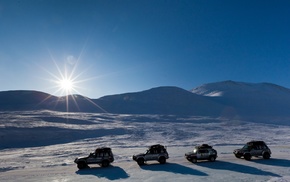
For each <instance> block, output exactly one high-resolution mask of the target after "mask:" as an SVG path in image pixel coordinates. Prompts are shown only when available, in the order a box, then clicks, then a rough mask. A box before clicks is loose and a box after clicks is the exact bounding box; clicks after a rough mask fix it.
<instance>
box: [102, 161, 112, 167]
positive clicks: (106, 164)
mask: <svg viewBox="0 0 290 182" xmlns="http://www.w3.org/2000/svg"><path fill="white" fill-rule="evenodd" d="M109 164H110V162H109V161H107V160H104V161H102V167H108V166H109Z"/></svg>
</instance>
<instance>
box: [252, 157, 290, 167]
mask: <svg viewBox="0 0 290 182" xmlns="http://www.w3.org/2000/svg"><path fill="white" fill-rule="evenodd" d="M251 161H252V162H255V163H259V164H264V165H270V166H279V167H290V160H287V159H275V158H270V159H268V160H265V159H257V160H251Z"/></svg>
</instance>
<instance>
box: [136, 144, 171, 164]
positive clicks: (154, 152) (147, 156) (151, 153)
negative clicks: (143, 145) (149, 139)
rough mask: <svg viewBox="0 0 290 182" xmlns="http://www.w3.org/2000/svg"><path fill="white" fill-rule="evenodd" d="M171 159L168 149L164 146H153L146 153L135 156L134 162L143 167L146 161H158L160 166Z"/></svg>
mask: <svg viewBox="0 0 290 182" xmlns="http://www.w3.org/2000/svg"><path fill="white" fill-rule="evenodd" d="M168 158H169V155H168V153H167V150H166V148H165V147H164V146H163V145H160V144H157V145H152V146H150V147H149V148H148V150H147V151H146V152H145V153H142V154H138V155H133V160H134V161H136V162H137V163H138V165H143V164H144V162H145V161H150V160H157V161H158V162H159V163H160V164H165V163H166V159H168Z"/></svg>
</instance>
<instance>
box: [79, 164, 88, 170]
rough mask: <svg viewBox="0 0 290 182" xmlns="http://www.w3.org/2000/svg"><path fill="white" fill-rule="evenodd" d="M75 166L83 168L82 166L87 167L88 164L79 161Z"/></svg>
mask: <svg viewBox="0 0 290 182" xmlns="http://www.w3.org/2000/svg"><path fill="white" fill-rule="evenodd" d="M77 167H78V168H79V169H84V168H86V167H88V165H87V164H86V163H85V162H79V163H78V164H77Z"/></svg>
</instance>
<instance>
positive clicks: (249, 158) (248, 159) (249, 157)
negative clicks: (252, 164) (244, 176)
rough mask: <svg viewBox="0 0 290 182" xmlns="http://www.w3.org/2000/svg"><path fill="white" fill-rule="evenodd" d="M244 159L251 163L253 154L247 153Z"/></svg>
mask: <svg viewBox="0 0 290 182" xmlns="http://www.w3.org/2000/svg"><path fill="white" fill-rule="evenodd" d="M244 158H245V159H246V160H247V161H250V160H251V158H252V156H251V154H249V153H246V154H245V155H244Z"/></svg>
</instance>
